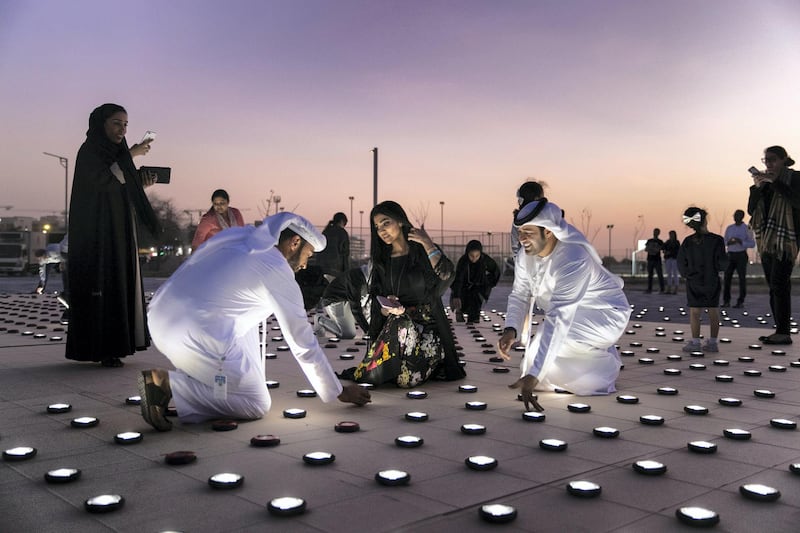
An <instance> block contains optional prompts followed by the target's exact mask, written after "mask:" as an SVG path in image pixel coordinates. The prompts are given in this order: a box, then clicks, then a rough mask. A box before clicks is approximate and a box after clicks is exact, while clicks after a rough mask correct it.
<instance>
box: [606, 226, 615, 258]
mask: <svg viewBox="0 0 800 533" xmlns="http://www.w3.org/2000/svg"><path fill="white" fill-rule="evenodd" d="M606 229H607V230H608V257H609V258H610V257H611V230H612V229H614V224H606Z"/></svg>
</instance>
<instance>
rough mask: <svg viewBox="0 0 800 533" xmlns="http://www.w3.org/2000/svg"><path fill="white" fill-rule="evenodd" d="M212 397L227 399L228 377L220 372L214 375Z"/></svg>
mask: <svg viewBox="0 0 800 533" xmlns="http://www.w3.org/2000/svg"><path fill="white" fill-rule="evenodd" d="M214 399H215V400H227V399H228V378H227V377H226V376H225V374H221V373H220V374H217V375H216V376H214Z"/></svg>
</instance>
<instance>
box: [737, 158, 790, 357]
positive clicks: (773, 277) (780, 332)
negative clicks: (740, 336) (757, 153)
mask: <svg viewBox="0 0 800 533" xmlns="http://www.w3.org/2000/svg"><path fill="white" fill-rule="evenodd" d="M761 161H762V162H763V163H764V164H765V165H766V167H767V168H766V171H765V172H758V171H756V172H753V171H752V170H751V174H752V176H753V185H751V186H750V199H749V201H748V202H747V213H748V214H750V215H751V216H752V218H751V219H750V227H751V228H752V229H753V233H754V234H755V237H756V244H757V245H758V253H759V254H760V255H761V266H762V267H763V268H764V277H765V278H766V280H767V285H768V286H769V305H770V308H771V309H772V316H773V317H775V328H776V329H775V333H773V334H772V335H764V336H762V337H760V338H759V340H761V342H763V343H764V344H792V337H791V336H790V331H789V326H790V322H791V318H790V317H791V314H792V282H791V277H792V268H793V267H794V262H795V259H796V258H797V251H798V243H799V242H800V172H797V171H796V170H793V169H791V168H789V167H791V166H792V165H794V160H793V159H792V158H791V157H789V154H787V153H786V149H785V148H783V147H782V146H770V147H769V148H767V149H766V150H764V158H763V159H762V160H761Z"/></svg>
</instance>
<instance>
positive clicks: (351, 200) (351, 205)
mask: <svg viewBox="0 0 800 533" xmlns="http://www.w3.org/2000/svg"><path fill="white" fill-rule="evenodd" d="M348 198H349V199H350V218H349V219H347V221H348V222H349V223H350V224H351V226H350V227H351V228H352V227H353V226H352V224H353V200H355V198H356V197H355V196H348Z"/></svg>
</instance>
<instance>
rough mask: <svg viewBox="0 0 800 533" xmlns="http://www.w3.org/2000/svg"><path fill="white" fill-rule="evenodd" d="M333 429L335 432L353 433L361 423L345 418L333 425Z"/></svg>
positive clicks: (359, 427) (358, 428)
mask: <svg viewBox="0 0 800 533" xmlns="http://www.w3.org/2000/svg"><path fill="white" fill-rule="evenodd" d="M333 429H334V431H336V432H337V433H355V432H356V431H358V430H360V429H361V425H360V424H359V423H358V422H353V421H351V420H345V421H342V422H339V423H338V424H336V425H335V426H333Z"/></svg>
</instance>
